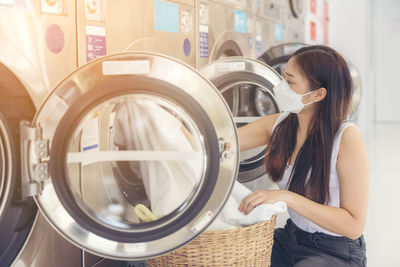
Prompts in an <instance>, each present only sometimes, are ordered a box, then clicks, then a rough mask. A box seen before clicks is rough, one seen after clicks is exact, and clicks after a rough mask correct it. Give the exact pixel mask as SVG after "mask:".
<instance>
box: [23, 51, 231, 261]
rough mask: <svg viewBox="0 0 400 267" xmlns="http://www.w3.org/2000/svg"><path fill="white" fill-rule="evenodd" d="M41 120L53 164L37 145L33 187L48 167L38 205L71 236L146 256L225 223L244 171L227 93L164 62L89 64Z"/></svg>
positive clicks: (113, 253) (112, 252) (59, 91)
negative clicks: (222, 216)
mask: <svg viewBox="0 0 400 267" xmlns="http://www.w3.org/2000/svg"><path fill="white" fill-rule="evenodd" d="M166 69H168V72H166V71H165V70H166ZM33 123H34V125H40V127H41V131H42V135H41V136H40V140H42V141H43V142H46V140H48V141H47V142H48V145H49V155H48V156H47V157H46V155H43V157H40V152H39V153H38V148H37V147H38V145H36V146H35V145H34V144H33V142H31V143H30V144H29V146H28V149H29V152H30V153H29V155H30V158H29V163H30V164H29V165H30V166H29V168H30V173H32V174H33V177H32V180H34V179H35V176H34V175H35V174H36V175H38V176H39V178H40V166H42V165H43V164H44V167H43V169H46V166H47V168H48V176H49V177H48V178H43V180H42V188H43V190H42V192H41V193H40V194H39V195H38V196H36V197H35V199H36V200H37V202H38V206H39V207H40V208H41V210H42V211H43V213H44V214H45V215H46V217H47V218H48V219H49V220H50V222H51V223H52V225H53V226H54V227H55V228H57V229H58V230H59V231H60V232H61V233H62V234H63V235H64V236H65V237H66V238H67V239H69V240H70V241H71V242H73V243H75V244H76V245H78V246H80V247H82V248H84V249H85V250H87V251H89V252H91V253H94V254H97V255H101V256H105V257H109V258H117V259H130V260H135V259H144V258H150V257H155V256H158V255H160V254H163V253H166V252H168V251H171V250H173V249H176V248H178V247H179V246H181V245H183V244H185V243H187V242H189V241H190V240H191V239H193V238H194V237H196V236H197V235H198V234H200V233H201V232H202V231H203V230H205V229H206V228H207V226H208V225H209V224H210V223H211V222H212V221H213V219H214V218H215V217H216V216H217V214H218V212H219V211H220V209H221V208H222V207H223V205H224V203H225V201H226V199H227V197H228V196H229V194H230V190H231V187H232V186H233V183H234V181H235V177H236V174H237V166H238V163H237V158H238V152H237V136H236V131H235V126H234V123H233V119H232V117H231V115H230V113H229V110H228V109H227V107H226V106H225V104H224V102H223V99H222V98H221V97H220V95H219V94H218V91H217V90H216V89H215V88H214V87H213V85H212V84H211V83H210V82H208V81H207V80H206V79H205V78H204V77H203V76H201V75H200V74H199V73H197V72H196V71H195V70H193V69H191V68H189V67H187V66H186V65H183V64H181V63H179V62H178V61H175V60H173V59H171V58H168V57H164V56H161V55H155V54H147V53H140V54H139V53H129V54H120V55H115V56H110V57H106V58H103V59H102V60H97V61H94V62H91V63H89V64H88V65H86V66H83V67H82V68H80V69H78V70H77V71H76V72H75V73H73V74H71V76H69V77H67V78H66V79H65V80H64V81H63V82H62V83H61V84H60V85H59V86H57V88H56V89H55V90H54V91H53V92H52V94H51V95H50V97H49V98H48V99H47V101H46V102H45V103H44V105H43V106H42V107H41V110H40V111H39V113H38V114H37V116H36V118H35V120H34V122H33ZM36 143H37V142H36ZM39 143H40V141H39ZM39 147H40V145H39ZM38 155H39V156H38ZM38 169H39V170H38ZM36 180H38V179H37V177H36Z"/></svg>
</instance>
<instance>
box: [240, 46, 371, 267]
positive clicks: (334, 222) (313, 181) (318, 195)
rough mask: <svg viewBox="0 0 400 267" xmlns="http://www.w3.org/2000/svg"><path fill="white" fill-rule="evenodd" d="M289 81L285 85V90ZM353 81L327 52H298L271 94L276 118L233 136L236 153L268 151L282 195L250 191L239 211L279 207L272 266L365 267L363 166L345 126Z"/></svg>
mask: <svg viewBox="0 0 400 267" xmlns="http://www.w3.org/2000/svg"><path fill="white" fill-rule="evenodd" d="M286 82H287V83H286ZM351 87H352V86H351V77H350V72H349V69H348V66H347V64H346V62H345V61H344V59H343V58H342V57H341V56H340V55H339V54H338V53H337V52H336V51H335V50H333V49H332V48H329V47H326V46H309V47H304V48H301V49H299V50H297V51H296V52H295V53H294V55H293V56H292V57H291V58H290V60H289V62H288V64H287V65H286V67H285V71H284V80H283V81H282V82H281V83H280V84H279V85H278V86H276V87H275V88H274V92H275V95H276V97H277V101H278V104H279V105H280V107H281V110H283V111H286V112H283V113H281V114H274V115H270V116H267V117H264V118H262V119H260V120H257V121H255V122H253V123H251V124H248V125H246V126H244V127H241V128H239V129H238V134H239V141H240V149H241V150H247V149H251V148H254V147H258V146H262V145H266V144H268V146H267V152H266V160H265V164H266V169H267V173H268V174H269V176H270V177H271V179H272V180H273V181H275V182H277V184H278V186H279V188H280V190H267V191H255V192H253V193H251V194H249V195H248V196H247V197H245V198H244V199H243V201H242V203H241V204H240V206H239V210H240V211H242V212H245V213H249V212H250V211H251V210H252V209H253V208H254V207H255V206H257V205H260V204H264V203H265V204H266V203H274V202H276V201H279V200H282V201H285V202H286V204H287V205H288V208H289V214H290V219H289V220H288V221H287V223H286V225H285V227H284V228H283V229H282V228H280V229H276V230H275V237H274V246H273V249H272V256H271V262H272V267H276V266H296V267H299V266H319V267H320V266H365V264H366V256H365V242H364V238H363V236H362V233H363V231H364V225H365V220H366V215H367V206H368V191H369V162H368V156H367V152H366V148H365V146H364V144H363V141H362V138H361V135H360V132H359V130H358V128H357V127H355V126H354V125H353V124H351V123H348V122H345V119H346V117H347V112H348V110H349V105H350V102H351V95H352V91H351V90H352V89H351Z"/></svg>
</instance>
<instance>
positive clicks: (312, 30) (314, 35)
mask: <svg viewBox="0 0 400 267" xmlns="http://www.w3.org/2000/svg"><path fill="white" fill-rule="evenodd" d="M310 39H311V40H313V41H315V40H317V24H316V23H315V22H314V21H310Z"/></svg>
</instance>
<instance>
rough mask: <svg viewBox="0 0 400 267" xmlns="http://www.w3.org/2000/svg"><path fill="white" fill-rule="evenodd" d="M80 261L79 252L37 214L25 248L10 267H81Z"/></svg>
mask: <svg viewBox="0 0 400 267" xmlns="http://www.w3.org/2000/svg"><path fill="white" fill-rule="evenodd" d="M60 219H61V218H60ZM80 261H81V250H80V249H79V248H78V247H76V246H74V245H72V244H71V243H69V242H68V241H67V240H65V239H64V238H63V237H62V236H60V235H59V234H58V233H57V232H56V231H55V230H54V229H53V228H52V227H51V226H50V224H48V222H47V221H46V220H45V219H44V217H43V216H42V215H41V214H40V212H39V213H38V214H37V217H36V220H35V222H34V226H33V227H32V230H31V233H30V236H29V237H28V240H27V242H26V243H25V246H24V247H23V248H22V250H21V252H20V254H19V255H18V257H17V259H16V260H15V261H14V262H13V264H12V265H11V266H12V267H27V266H29V267H53V266H62V267H64V266H65V267H70V266H81V265H80Z"/></svg>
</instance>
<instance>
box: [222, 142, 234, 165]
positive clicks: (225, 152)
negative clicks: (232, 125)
mask: <svg viewBox="0 0 400 267" xmlns="http://www.w3.org/2000/svg"><path fill="white" fill-rule="evenodd" d="M218 145H219V157H220V161H221V162H224V161H226V160H230V159H231V157H232V154H233V152H232V151H231V144H230V143H227V142H225V141H224V139H222V138H219V139H218Z"/></svg>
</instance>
